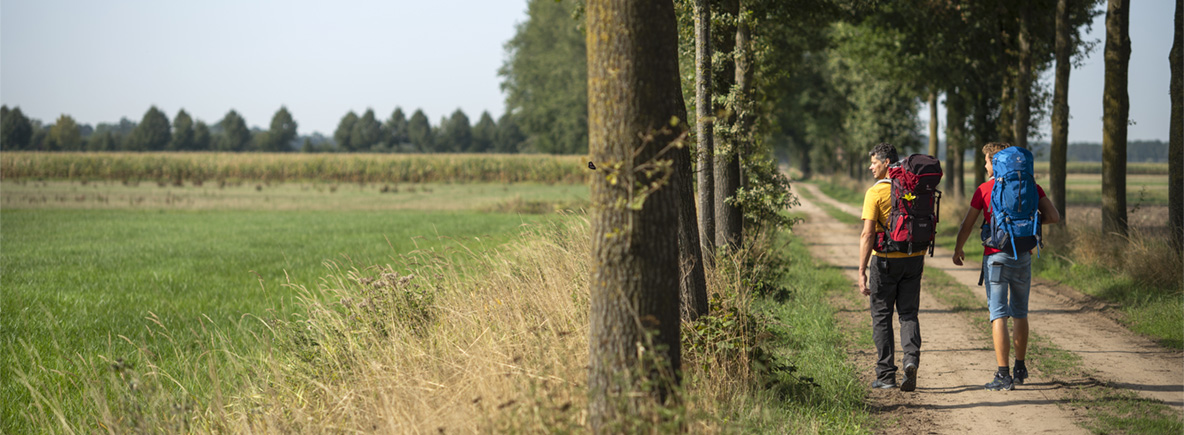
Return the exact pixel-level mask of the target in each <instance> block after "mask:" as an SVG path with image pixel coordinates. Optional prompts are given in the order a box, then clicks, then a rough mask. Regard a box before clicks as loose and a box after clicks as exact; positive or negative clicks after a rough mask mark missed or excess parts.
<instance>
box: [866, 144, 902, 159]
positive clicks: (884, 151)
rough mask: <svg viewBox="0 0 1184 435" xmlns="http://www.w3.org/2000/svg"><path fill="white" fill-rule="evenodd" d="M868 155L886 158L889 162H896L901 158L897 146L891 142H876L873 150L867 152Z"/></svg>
mask: <svg viewBox="0 0 1184 435" xmlns="http://www.w3.org/2000/svg"><path fill="white" fill-rule="evenodd" d="M867 155H869V156H873V157H875V158H877V159H880V160H885V161H887V162H888V163H896V161H897V160H900V158H899V157H898V156H897V155H896V147H894V146H892V144H890V143H884V142H880V143H878V144H876V146H875V147H873V148H872V150H871V151H870V152H868V153H867Z"/></svg>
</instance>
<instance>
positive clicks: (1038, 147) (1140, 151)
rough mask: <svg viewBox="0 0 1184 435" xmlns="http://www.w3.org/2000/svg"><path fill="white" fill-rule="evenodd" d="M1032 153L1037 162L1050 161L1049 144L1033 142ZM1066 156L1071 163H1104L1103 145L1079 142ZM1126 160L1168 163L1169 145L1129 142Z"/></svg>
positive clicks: (1157, 141) (1152, 142)
mask: <svg viewBox="0 0 1184 435" xmlns="http://www.w3.org/2000/svg"><path fill="white" fill-rule="evenodd" d="M1032 152H1033V153H1035V154H1036V160H1040V161H1048V160H1049V144H1048V143H1047V142H1033V143H1032ZM1066 155H1067V156H1068V159H1069V161H1071V162H1100V161H1102V144H1100V143H1089V142H1079V143H1071V144H1069V146H1068V147H1067V148H1066ZM1126 160H1127V161H1128V162H1132V163H1136V162H1143V163H1158V162H1167V161H1168V143H1167V142H1164V141H1160V140H1132V141H1130V142H1127V147H1126Z"/></svg>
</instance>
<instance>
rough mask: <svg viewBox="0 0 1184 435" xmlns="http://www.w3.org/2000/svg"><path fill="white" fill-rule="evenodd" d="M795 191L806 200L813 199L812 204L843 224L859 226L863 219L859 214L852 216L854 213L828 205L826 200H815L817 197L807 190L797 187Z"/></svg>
mask: <svg viewBox="0 0 1184 435" xmlns="http://www.w3.org/2000/svg"><path fill="white" fill-rule="evenodd" d="M797 192H798V195H801V196H802V197H804V198H806V199H808V200H811V201H814V205H817V206H818V207H819V208H821V209H822V210H823V211H825V212H826V214H827V215H829V216H830V217H832V218H835V220H837V221H839V222H842V223H844V224H848V225H859V226H862V225H863V220H862V219H860V218H859V216H854V215H851V214H850V213H847V212H845V211H842V210H839V208H838V207H835V206H833V205H830V204H829V203H827V202H826V201H820V200H819V201H815V199H817V198H816V197H815V196H814V194H812V193H810V191H809V190H806V189H799V190H798V191H797Z"/></svg>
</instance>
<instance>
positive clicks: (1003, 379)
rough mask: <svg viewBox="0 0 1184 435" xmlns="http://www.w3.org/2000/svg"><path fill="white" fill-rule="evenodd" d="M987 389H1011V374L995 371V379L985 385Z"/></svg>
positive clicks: (1012, 385)
mask: <svg viewBox="0 0 1184 435" xmlns="http://www.w3.org/2000/svg"><path fill="white" fill-rule="evenodd" d="M985 387H986V388H987V391H999V390H1011V389H1012V388H1013V387H1014V384H1013V383H1012V380H1011V376H1007V375H1005V374H1001V373H999V372H995V380H993V381H991V383H989V384H987V385H985Z"/></svg>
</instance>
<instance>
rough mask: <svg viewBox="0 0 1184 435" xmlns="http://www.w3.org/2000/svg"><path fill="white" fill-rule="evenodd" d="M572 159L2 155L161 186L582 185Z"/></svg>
mask: <svg viewBox="0 0 1184 435" xmlns="http://www.w3.org/2000/svg"><path fill="white" fill-rule="evenodd" d="M586 172H587V169H584V166H583V162H582V160H581V158H580V157H576V156H551V155H537V154H525V155H523V154H515V155H492V154H439V155H424V154H267V153H252V154H242V153H37V152H4V153H2V154H0V177H3V179H4V180H6V181H7V180H20V179H35V180H49V179H53V180H72V181H96V180H116V181H121V182H133V183H134V182H138V181H145V182H155V183H159V184H161V185H164V184H172V185H176V186H180V185H182V184H197V185H203V184H205V183H214V184H225V183H227V182H232V183H233V182H240V181H244V180H246V181H257V182H261V183H276V182H285V181H310V180H320V181H329V182H338V183H433V182H440V183H466V182H496V183H516V182H538V183H566V184H583V183H584V181H585V173H586Z"/></svg>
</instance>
